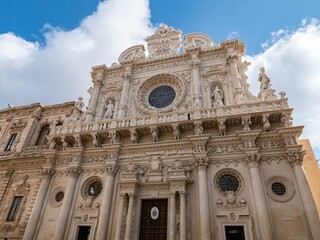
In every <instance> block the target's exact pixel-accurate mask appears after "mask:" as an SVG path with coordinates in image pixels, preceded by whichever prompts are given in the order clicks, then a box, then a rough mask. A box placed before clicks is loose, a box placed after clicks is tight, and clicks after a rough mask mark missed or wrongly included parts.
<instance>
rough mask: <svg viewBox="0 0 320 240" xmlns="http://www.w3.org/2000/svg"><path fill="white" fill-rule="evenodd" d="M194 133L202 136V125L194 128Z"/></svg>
mask: <svg viewBox="0 0 320 240" xmlns="http://www.w3.org/2000/svg"><path fill="white" fill-rule="evenodd" d="M194 131H195V132H196V135H202V133H203V127H202V125H201V124H196V126H195V127H194Z"/></svg>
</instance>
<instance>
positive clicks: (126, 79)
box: [118, 65, 132, 118]
mask: <svg viewBox="0 0 320 240" xmlns="http://www.w3.org/2000/svg"><path fill="white" fill-rule="evenodd" d="M131 72H132V66H131V65H125V73H124V75H123V85H122V92H121V97H120V101H119V105H118V108H119V110H118V118H124V117H125V116H126V109H127V103H128V97H129V95H130V82H131Z"/></svg>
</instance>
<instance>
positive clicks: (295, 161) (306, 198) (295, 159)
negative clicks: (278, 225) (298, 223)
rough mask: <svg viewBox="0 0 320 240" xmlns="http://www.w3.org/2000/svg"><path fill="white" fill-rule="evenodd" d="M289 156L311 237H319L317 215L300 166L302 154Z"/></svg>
mask: <svg viewBox="0 0 320 240" xmlns="http://www.w3.org/2000/svg"><path fill="white" fill-rule="evenodd" d="M289 158H290V162H291V164H292V166H293V170H294V174H295V177H296V180H297V182H298V187H299V191H300V195H301V199H302V203H303V207H304V210H305V213H306V216H307V220H308V223H309V228H310V232H311V235H312V238H313V239H320V222H319V215H318V212H317V208H316V205H315V202H314V199H313V196H312V193H311V190H310V187H309V184H308V180H307V178H306V175H305V172H304V169H303V166H302V161H303V154H302V153H301V152H295V153H293V154H291V156H290V157H289Z"/></svg>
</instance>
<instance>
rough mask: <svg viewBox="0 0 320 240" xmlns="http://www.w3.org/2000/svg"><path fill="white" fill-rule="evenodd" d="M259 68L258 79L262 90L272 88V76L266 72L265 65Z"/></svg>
mask: <svg viewBox="0 0 320 240" xmlns="http://www.w3.org/2000/svg"><path fill="white" fill-rule="evenodd" d="M259 70H260V73H259V78H258V81H259V82H260V90H266V89H271V85H270V78H269V77H268V76H267V74H266V73H265V69H264V67H261V68H259Z"/></svg>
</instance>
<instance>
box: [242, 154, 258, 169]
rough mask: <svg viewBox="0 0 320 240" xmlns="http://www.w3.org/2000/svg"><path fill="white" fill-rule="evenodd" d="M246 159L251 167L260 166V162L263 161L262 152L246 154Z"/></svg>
mask: <svg viewBox="0 0 320 240" xmlns="http://www.w3.org/2000/svg"><path fill="white" fill-rule="evenodd" d="M244 160H245V161H246V163H247V164H248V166H249V168H252V167H258V166H259V163H260V162H261V156H260V154H256V153H251V154H246V156H245V159H244Z"/></svg>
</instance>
